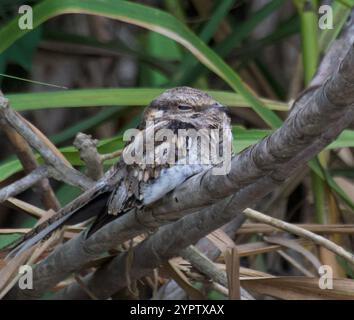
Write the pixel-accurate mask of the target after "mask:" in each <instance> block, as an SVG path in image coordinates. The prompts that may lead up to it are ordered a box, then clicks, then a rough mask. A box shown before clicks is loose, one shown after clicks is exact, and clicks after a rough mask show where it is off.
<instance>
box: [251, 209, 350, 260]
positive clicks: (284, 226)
mask: <svg viewBox="0 0 354 320" xmlns="http://www.w3.org/2000/svg"><path fill="white" fill-rule="evenodd" d="M244 214H245V215H246V216H247V217H248V218H250V219H254V220H257V221H260V222H263V223H266V224H269V225H271V226H274V227H276V228H278V229H281V230H284V231H287V232H290V233H293V234H296V235H298V236H299V237H303V238H306V239H309V240H311V241H313V242H315V243H316V244H318V245H320V246H323V247H325V248H326V249H328V250H330V251H332V252H334V253H335V254H337V255H338V256H340V257H342V258H344V259H345V260H347V261H349V262H350V263H352V264H354V255H353V254H352V253H350V252H348V251H347V250H345V249H344V248H343V247H341V246H338V245H337V244H335V243H334V242H332V241H330V240H328V239H326V238H324V237H322V236H319V235H317V234H315V233H313V232H311V231H308V230H305V229H302V228H300V227H297V226H294V225H293V224H291V223H287V222H284V221H281V220H279V219H276V218H273V217H270V216H267V215H265V214H263V213H261V212H259V211H256V210H253V209H250V208H247V209H246V210H245V211H244Z"/></svg>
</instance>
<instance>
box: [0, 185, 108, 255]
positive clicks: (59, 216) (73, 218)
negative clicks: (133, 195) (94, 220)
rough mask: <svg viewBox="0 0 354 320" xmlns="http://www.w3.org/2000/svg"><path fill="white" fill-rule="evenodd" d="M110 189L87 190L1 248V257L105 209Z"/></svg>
mask: <svg viewBox="0 0 354 320" xmlns="http://www.w3.org/2000/svg"><path fill="white" fill-rule="evenodd" d="M109 194H110V190H109V189H108V188H107V187H105V186H104V185H103V184H99V183H98V184H96V186H95V187H93V188H92V189H89V190H87V191H85V192H84V193H83V194H81V195H80V196H79V197H77V198H76V199H75V200H74V201H72V202H71V203H69V204H68V205H66V206H65V207H63V208H62V209H60V210H59V211H58V212H57V213H56V214H55V215H54V216H52V217H51V218H49V219H48V220H46V221H44V222H43V223H41V224H39V225H38V226H36V227H35V228H33V229H32V230H31V231H29V232H28V233H26V234H25V235H23V236H22V237H21V238H20V239H18V240H16V241H15V242H13V243H11V244H10V245H8V246H6V247H5V248H3V249H1V250H0V257H4V256H6V259H10V258H13V257H14V256H16V255H18V254H20V253H22V252H24V251H25V250H26V249H28V248H30V247H32V246H33V245H35V244H36V243H38V242H39V241H41V240H43V239H44V238H46V237H47V236H49V235H50V234H52V232H53V231H55V230H57V229H58V228H60V227H61V226H63V225H73V224H77V223H80V222H83V221H85V220H87V219H89V218H91V217H93V216H95V215H97V214H98V213H100V212H101V211H102V210H104V209H105V207H106V204H107V200H108V197H109Z"/></svg>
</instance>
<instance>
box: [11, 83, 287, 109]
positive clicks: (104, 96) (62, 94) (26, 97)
mask: <svg viewBox="0 0 354 320" xmlns="http://www.w3.org/2000/svg"><path fill="white" fill-rule="evenodd" d="M164 90H165V89H161V88H160V89H156V88H128V89H121V88H115V89H113V88H112V89H76V90H65V91H51V92H35V93H17V94H7V95H6V98H8V99H9V101H10V104H11V107H12V108H14V109H15V110H17V111H25V110H39V109H48V108H62V107H66V108H74V107H96V106H117V105H119V106H146V105H148V104H149V103H150V102H151V100H152V99H154V98H155V97H156V96H158V95H159V94H161V93H162V92H163V91H164ZM206 92H207V93H209V94H210V95H211V96H213V97H214V99H216V100H218V101H219V102H220V103H222V104H224V105H225V106H229V107H250V104H249V103H248V101H247V100H246V99H245V98H244V97H242V96H241V95H240V94H238V93H233V92H230V91H214V90H206ZM261 101H262V102H263V103H264V104H265V105H266V106H267V108H270V109H272V110H278V111H288V106H287V104H286V103H283V102H277V101H273V100H269V99H261Z"/></svg>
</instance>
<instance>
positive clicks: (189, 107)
mask: <svg viewBox="0 0 354 320" xmlns="http://www.w3.org/2000/svg"><path fill="white" fill-rule="evenodd" d="M178 109H179V110H181V111H189V110H192V107H191V106H188V105H185V104H180V105H179V106H178Z"/></svg>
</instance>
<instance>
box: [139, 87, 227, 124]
mask: <svg viewBox="0 0 354 320" xmlns="http://www.w3.org/2000/svg"><path fill="white" fill-rule="evenodd" d="M226 111H227V108H226V107H224V106H223V105H222V104H220V103H219V102H217V101H216V100H214V99H213V98H212V97H211V96H210V95H208V94H207V93H205V92H203V91H200V90H197V89H194V88H190V87H177V88H172V89H168V90H166V91H165V92H163V93H162V94H160V95H159V96H158V97H156V98H155V99H154V100H153V101H152V102H151V103H150V105H149V106H148V107H147V108H146V109H145V112H144V117H143V120H144V121H145V122H146V121H153V122H159V121H164V120H171V121H178V122H180V123H182V122H183V123H186V124H190V125H191V126H193V127H195V128H218V127H220V126H224V125H229V122H230V121H229V117H228V116H227V114H226Z"/></svg>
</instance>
